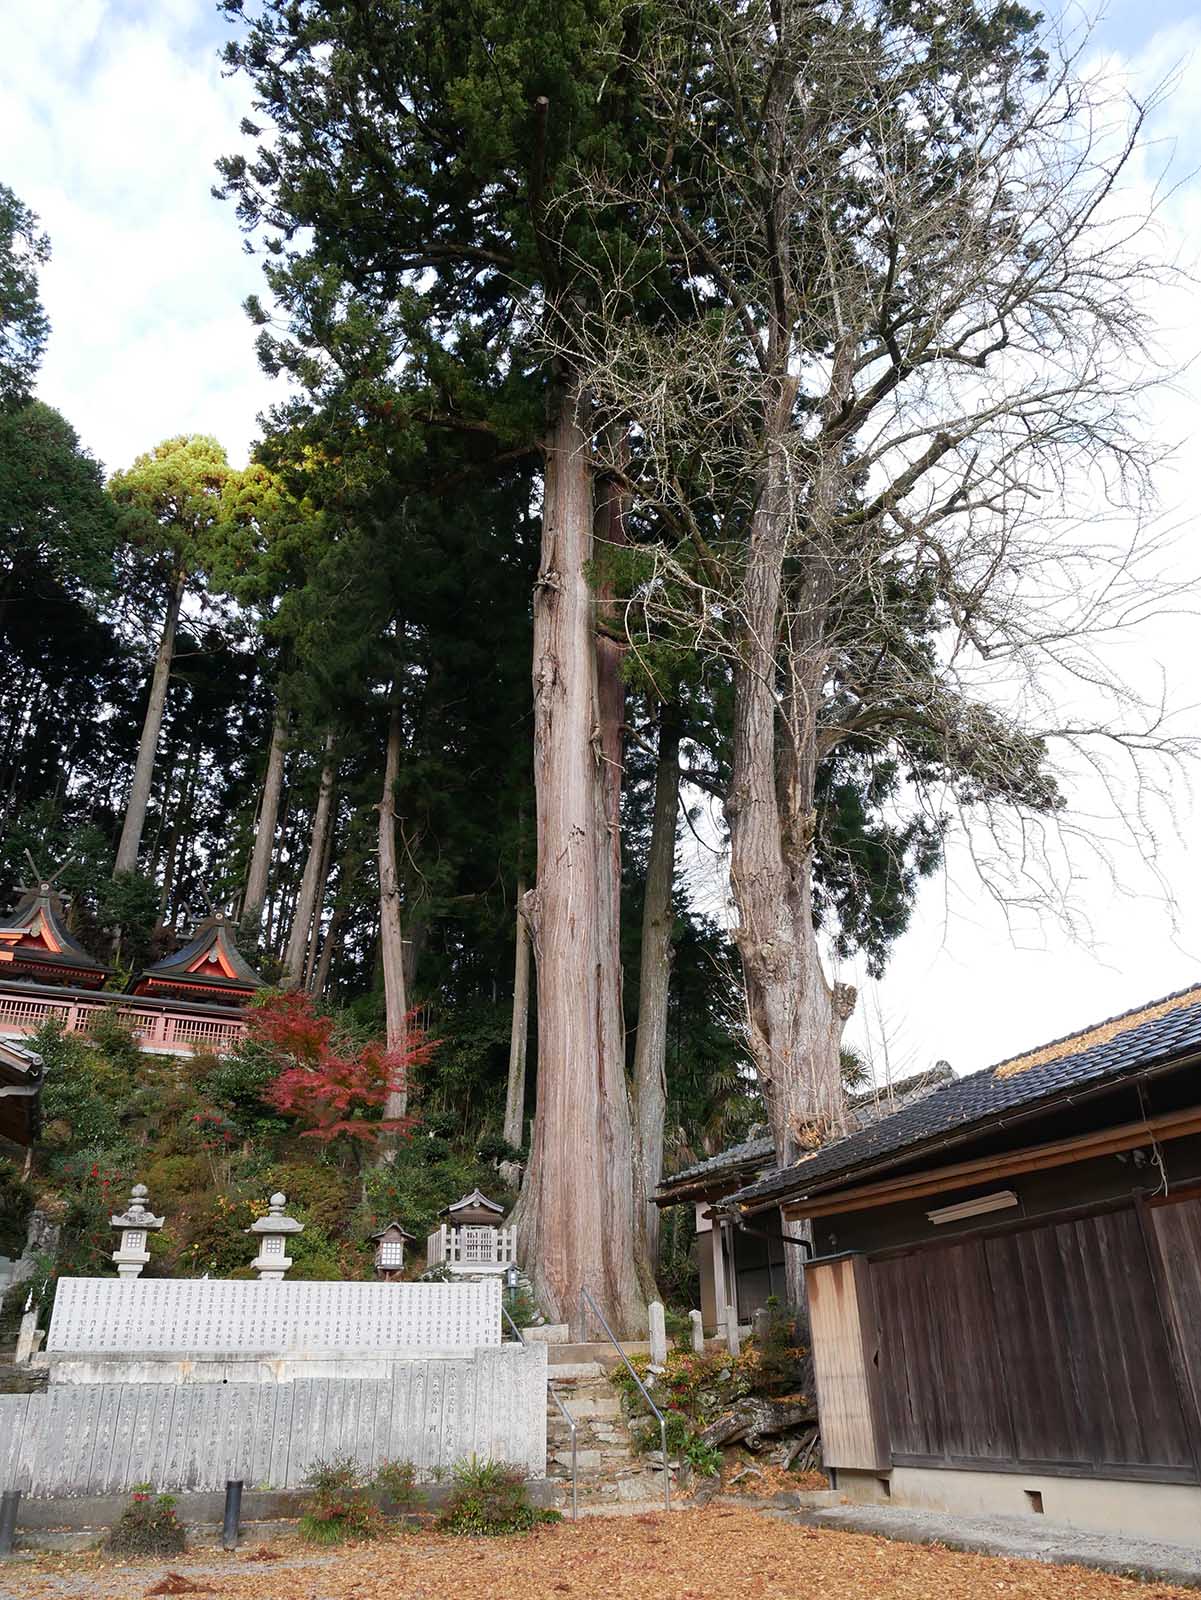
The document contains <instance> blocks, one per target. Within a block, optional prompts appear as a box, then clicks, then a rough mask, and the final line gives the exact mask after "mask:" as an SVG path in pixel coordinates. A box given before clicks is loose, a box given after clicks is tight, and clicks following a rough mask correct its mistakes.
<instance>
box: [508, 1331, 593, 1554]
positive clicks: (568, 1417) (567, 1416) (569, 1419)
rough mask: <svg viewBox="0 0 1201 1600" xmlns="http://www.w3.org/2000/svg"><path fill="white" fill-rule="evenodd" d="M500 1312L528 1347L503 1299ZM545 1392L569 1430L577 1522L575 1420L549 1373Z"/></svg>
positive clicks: (577, 1492) (573, 1516)
mask: <svg viewBox="0 0 1201 1600" xmlns="http://www.w3.org/2000/svg"><path fill="white" fill-rule="evenodd" d="M500 1314H501V1316H502V1317H503V1318H504V1319H505V1321H506V1322H507V1323H508V1324H509V1326H510V1328H512V1330H513V1332H514V1334H515V1335H516V1336H517V1342H518V1344H520V1345H521V1347H522V1349H523V1350H524V1349H528V1346H527V1345H526V1342H525V1335H524V1334H523V1333H522V1331H521V1329H520V1328H519V1327H518V1326H517V1324H516V1323H515V1322H514V1321H513V1318H512V1317H511V1316H510V1315H509V1311H508V1307H507V1306H506V1305H505V1303H504V1301H503V1300H502V1301H501V1303H500ZM548 1354H549V1352H548ZM546 1392H547V1394H548V1395H550V1397H551V1399H552V1400H553V1401H554V1402H555V1404H556V1405H557V1406H558V1408H559V1415H560V1416H561V1417H562V1418H563V1421H564V1422H565V1423H566V1424H567V1426H568V1428H569V1429H570V1431H571V1520H572V1521H573V1522H578V1521H579V1520H580V1487H579V1475H578V1473H577V1470H576V1437H575V1435H576V1420H575V1418H574V1417H573V1416H572V1414H571V1412H570V1411H568V1409H567V1407H566V1406H565V1405H564V1404H563V1402H562V1400H560V1399H559V1394H558V1390H557V1389H556V1388H555V1386H554V1384H553V1382H552V1381H551V1377H550V1374H549V1373H548V1374H547V1377H546Z"/></svg>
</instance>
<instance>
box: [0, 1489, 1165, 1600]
mask: <svg viewBox="0 0 1201 1600" xmlns="http://www.w3.org/2000/svg"><path fill="white" fill-rule="evenodd" d="M272 1553H273V1554H277V1555H278V1556H279V1559H278V1560H277V1561H274V1562H271V1563H269V1564H267V1565H260V1566H258V1567H257V1569H256V1568H255V1567H253V1566H250V1567H248V1566H247V1564H246V1556H245V1555H242V1556H233V1555H224V1554H223V1553H221V1552H219V1551H197V1552H196V1553H195V1555H194V1556H193V1557H191V1558H189V1559H187V1560H186V1561H182V1562H181V1561H180V1560H179V1558H178V1557H176V1558H174V1560H173V1563H172V1567H171V1575H172V1576H175V1575H177V1574H179V1573H180V1572H181V1570H182V1573H183V1574H184V1575H186V1576H187V1577H188V1579H189V1581H190V1582H192V1583H195V1584H196V1585H197V1588H201V1587H203V1588H208V1589H209V1591H210V1592H211V1593H212V1594H214V1595H216V1596H219V1597H221V1600H448V1597H461V1600H560V1597H561V1596H570V1597H573V1600H982V1597H986V1596H998V1597H1001V1600H1195V1596H1193V1595H1190V1594H1189V1593H1188V1592H1187V1591H1185V1590H1182V1589H1172V1588H1168V1587H1165V1586H1164V1585H1156V1586H1154V1587H1153V1588H1149V1587H1148V1586H1146V1585H1142V1584H1138V1583H1135V1582H1133V1581H1132V1580H1130V1579H1127V1578H1118V1577H1113V1576H1110V1575H1109V1574H1107V1573H1100V1572H1093V1571H1090V1570H1088V1569H1086V1568H1083V1567H1053V1566H1045V1565H1041V1564H1039V1563H1037V1562H1030V1561H1014V1560H1001V1559H997V1558H994V1557H989V1556H976V1555H965V1554H961V1553H959V1552H957V1551H951V1550H944V1549H942V1548H940V1547H926V1546H921V1545H911V1544H899V1543H892V1542H890V1541H888V1540H886V1539H878V1538H873V1537H870V1536H867V1535H864V1534H853V1533H836V1532H832V1531H828V1530H825V1529H822V1530H814V1529H811V1528H803V1527H798V1526H796V1525H795V1524H793V1523H790V1522H787V1521H784V1520H782V1519H780V1518H778V1517H772V1516H768V1515H765V1514H763V1513H761V1512H758V1511H753V1510H741V1509H734V1508H730V1507H724V1506H719V1507H711V1508H709V1509H706V1510H696V1511H682V1512H677V1513H673V1514H672V1515H670V1516H668V1515H665V1514H661V1513H660V1514H655V1515H649V1514H648V1515H640V1516H633V1517H613V1518H599V1517H597V1518H586V1519H584V1520H583V1521H581V1522H580V1523H578V1524H574V1525H573V1524H572V1523H568V1522H565V1523H562V1524H561V1525H559V1526H558V1527H547V1528H539V1529H537V1530H535V1531H534V1532H533V1533H530V1534H527V1535H524V1536H517V1537H513V1538H507V1539H489V1540H482V1539H481V1540H476V1539H454V1538H446V1537H438V1536H436V1535H431V1534H429V1533H424V1532H423V1533H412V1534H402V1535H398V1536H397V1537H395V1538H391V1539H386V1540H384V1541H382V1542H380V1543H377V1544H370V1545H358V1546H353V1547H350V1548H346V1549H343V1550H338V1551H335V1552H326V1551H322V1552H319V1553H318V1552H314V1551H312V1550H311V1549H309V1548H308V1547H306V1546H304V1545H302V1544H300V1543H299V1541H296V1540H291V1539H289V1540H281V1541H279V1548H278V1550H274V1551H273V1552H272ZM162 1573H163V1566H162V1564H161V1563H160V1564H158V1565H157V1566H155V1565H154V1564H153V1563H151V1562H147V1561H140V1562H130V1563H128V1564H127V1565H123V1566H114V1565H112V1564H111V1560H109V1561H105V1562H103V1563H101V1562H100V1561H98V1560H97V1559H96V1558H91V1559H90V1560H89V1561H82V1560H76V1561H74V1562H72V1563H70V1564H69V1565H68V1563H65V1562H63V1561H62V1560H61V1558H60V1559H59V1560H58V1561H52V1560H50V1559H46V1560H44V1561H39V1562H38V1563H37V1564H36V1565H33V1566H29V1567H25V1568H16V1569H9V1570H8V1571H6V1572H4V1573H3V1575H2V1576H0V1596H2V1595H5V1594H8V1595H12V1596H15V1597H18V1600H50V1597H51V1596H53V1597H54V1600H66V1597H72V1600H75V1597H78V1600H84V1597H87V1600H92V1597H94V1596H95V1597H99V1596H103V1597H104V1600H142V1597H143V1596H145V1595H146V1594H147V1592H148V1591H149V1592H150V1593H182V1592H187V1591H183V1590H179V1589H173V1590H165V1589H162V1588H160V1589H158V1590H157V1591H156V1590H153V1589H151V1587H150V1586H151V1584H152V1583H153V1582H154V1581H155V1580H156V1579H160V1578H161V1576H162ZM191 1592H192V1593H195V1592H197V1590H192V1591H191Z"/></svg>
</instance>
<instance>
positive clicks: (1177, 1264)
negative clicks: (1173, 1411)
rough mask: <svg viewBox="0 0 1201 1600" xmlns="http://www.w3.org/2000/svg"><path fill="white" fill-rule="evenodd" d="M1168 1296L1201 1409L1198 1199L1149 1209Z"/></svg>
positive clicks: (1200, 1206)
mask: <svg viewBox="0 0 1201 1600" xmlns="http://www.w3.org/2000/svg"><path fill="white" fill-rule="evenodd" d="M1149 1216H1150V1219H1151V1227H1152V1231H1153V1233H1154V1236H1155V1240H1156V1243H1157V1244H1158V1246H1159V1253H1160V1258H1161V1260H1162V1262H1163V1272H1164V1280H1165V1283H1166V1287H1167V1299H1168V1304H1169V1308H1170V1310H1171V1315H1172V1321H1173V1325H1174V1328H1175V1332H1176V1339H1177V1345H1178V1348H1179V1350H1180V1354H1181V1359H1182V1362H1183V1365H1184V1369H1185V1373H1186V1375H1187V1379H1188V1382H1189V1384H1190V1386H1191V1388H1192V1394H1193V1404H1194V1405H1195V1406H1196V1408H1197V1410H1198V1412H1199V1413H1201V1199H1191V1200H1175V1201H1167V1202H1166V1203H1164V1204H1163V1205H1153V1206H1151V1207H1150V1209H1149Z"/></svg>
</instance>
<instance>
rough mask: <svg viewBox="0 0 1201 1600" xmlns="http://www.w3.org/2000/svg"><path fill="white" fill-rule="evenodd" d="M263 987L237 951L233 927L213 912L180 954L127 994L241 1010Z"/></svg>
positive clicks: (160, 963) (149, 971)
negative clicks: (233, 1007)
mask: <svg viewBox="0 0 1201 1600" xmlns="http://www.w3.org/2000/svg"><path fill="white" fill-rule="evenodd" d="M264 987H265V985H264V983H263V980H262V979H261V978H260V977H259V975H258V973H257V972H255V971H254V969H253V968H252V967H251V966H250V965H249V963H248V962H247V961H246V958H245V957H244V956H243V955H242V953H241V951H240V950H239V949H238V946H237V944H236V942H235V940H234V929H233V924H232V923H231V922H230V920H229V918H228V917H227V916H226V915H225V914H224V912H221V911H216V912H214V913H213V914H212V915H211V916H208V917H206V918H205V919H204V921H203V922H202V923H201V924H200V926H199V927H198V928H197V929H196V932H195V934H194V935H193V937H192V939H191V940H190V941H189V943H187V944H186V945H184V947H183V949H182V950H178V951H176V953H175V954H174V955H173V956H166V957H164V959H163V960H162V961H156V962H155V963H154V965H153V966H150V967H147V968H146V969H145V971H144V972H141V973H139V974H138V976H137V977H136V978H135V979H134V980H133V982H132V983H131V984H130V986H129V992H130V994H135V995H146V996H149V997H153V998H157V999H161V1000H189V1001H192V1002H196V1001H199V1002H201V1003H202V1004H203V1003H206V1002H207V1003H210V1004H217V1005H223V1006H240V1005H244V1004H245V1002H246V1001H247V1000H249V999H250V997H251V995H252V994H254V992H255V991H256V990H257V989H262V988H264Z"/></svg>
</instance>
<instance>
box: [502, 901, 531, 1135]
mask: <svg viewBox="0 0 1201 1600" xmlns="http://www.w3.org/2000/svg"><path fill="white" fill-rule="evenodd" d="M525 893H526V889H525V880H524V879H522V878H518V880H517V915H516V917H515V918H514V921H515V923H516V949H515V951H514V956H513V1023H512V1027H511V1029H510V1031H509V1082H508V1088H507V1090H506V1092H505V1127H504V1136H505V1142H506V1144H511V1145H514V1146H517V1145H520V1143H521V1129H522V1124H523V1122H524V1120H525V1058H526V1049H527V1046H528V1043H529V1031H530V930H529V929H528V928H527V927H526V921H525V912H524V910H523V909H522V908H523V904H524V901H525Z"/></svg>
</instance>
